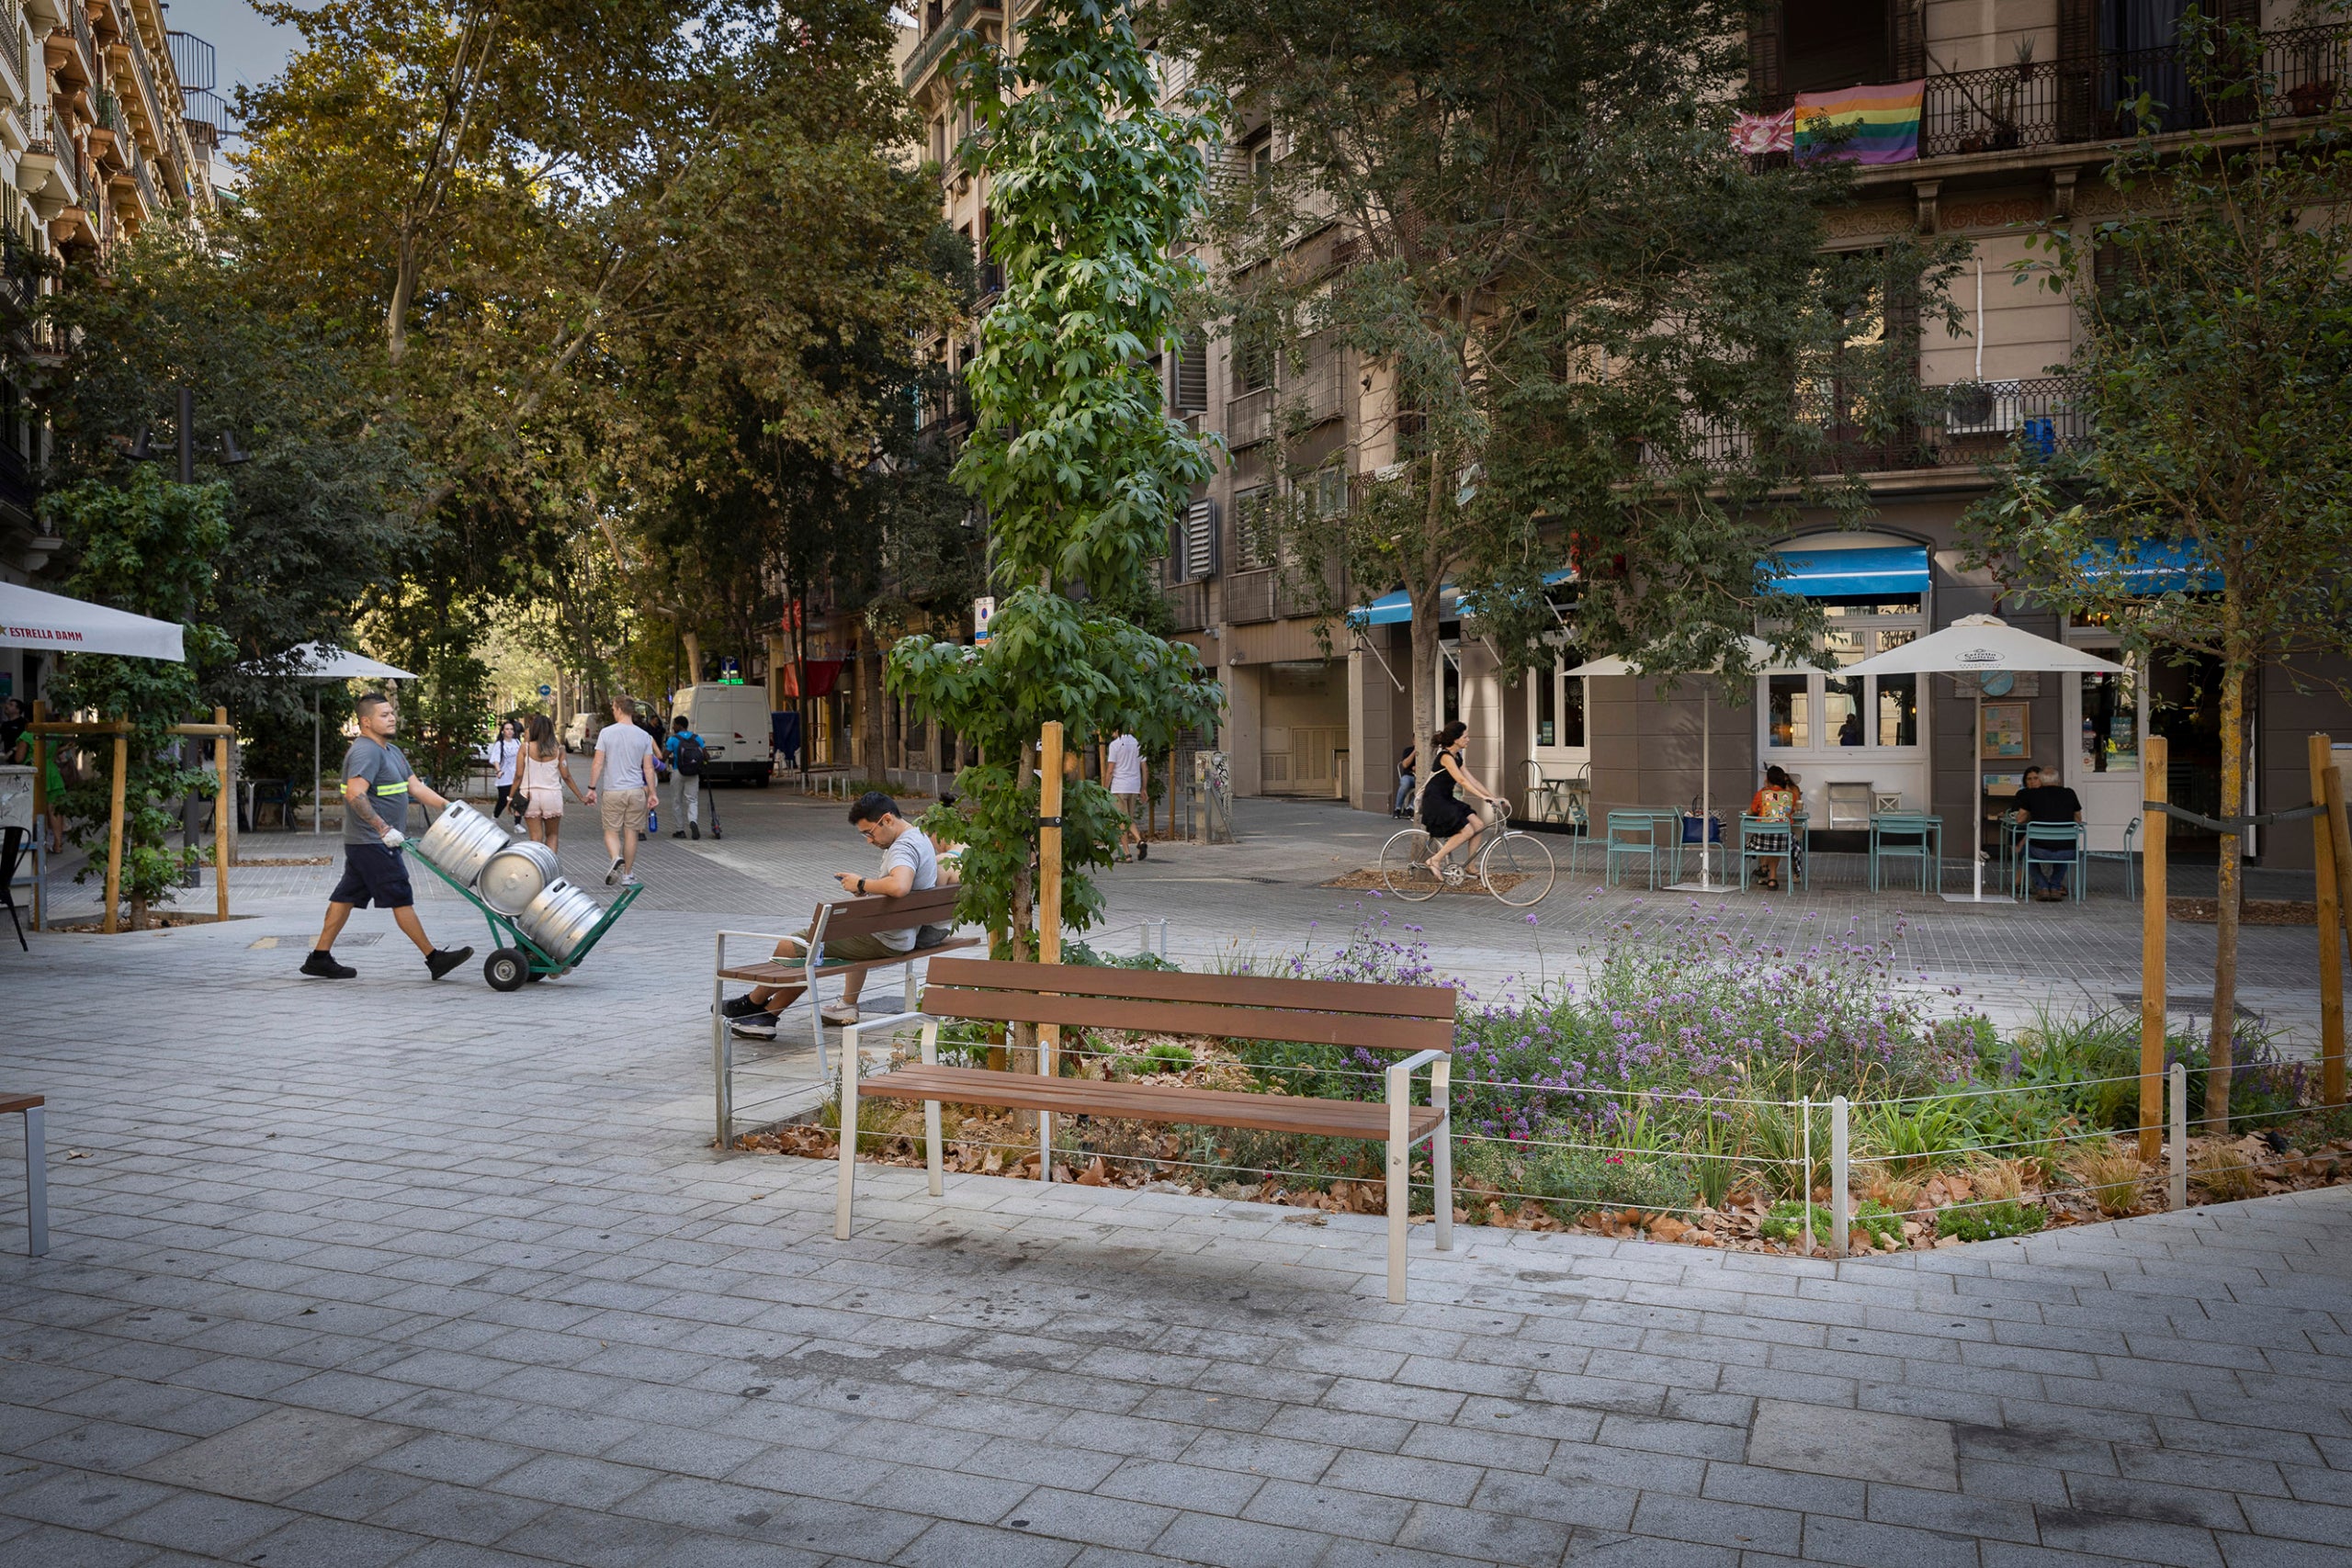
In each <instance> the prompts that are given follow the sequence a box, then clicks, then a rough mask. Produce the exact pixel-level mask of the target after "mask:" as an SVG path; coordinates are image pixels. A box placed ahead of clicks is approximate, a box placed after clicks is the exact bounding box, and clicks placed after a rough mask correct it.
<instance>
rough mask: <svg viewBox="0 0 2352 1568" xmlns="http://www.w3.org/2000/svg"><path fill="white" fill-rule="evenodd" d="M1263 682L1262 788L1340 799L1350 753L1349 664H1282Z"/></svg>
mask: <svg viewBox="0 0 2352 1568" xmlns="http://www.w3.org/2000/svg"><path fill="white" fill-rule="evenodd" d="M1260 678H1261V681H1262V682H1263V684H1262V685H1261V687H1260V692H1261V697H1262V704H1263V705H1262V706H1261V709H1260V711H1259V716H1258V737H1259V741H1258V765H1259V774H1258V778H1259V787H1260V788H1261V789H1262V790H1263V791H1264V792H1265V793H1266V794H1268V795H1322V796H1330V795H1337V794H1338V793H1339V789H1340V774H1341V772H1342V762H1341V759H1343V758H1344V757H1345V756H1346V755H1347V752H1348V665H1347V660H1341V659H1306V660H1279V661H1277V662H1275V663H1272V664H1269V665H1266V666H1265V667H1264V670H1263V672H1262V674H1261V677H1260Z"/></svg>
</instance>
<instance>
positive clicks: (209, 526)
mask: <svg viewBox="0 0 2352 1568" xmlns="http://www.w3.org/2000/svg"><path fill="white" fill-rule="evenodd" d="M228 501H229V495H228V488H227V487H226V486H224V485H219V484H202V485H183V484H177V483H172V482H168V481H166V480H165V479H164V478H163V477H162V476H161V475H160V474H158V473H157V472H156V471H155V469H154V468H153V466H152V465H148V464H138V465H132V466H130V468H129V471H128V473H127V474H126V475H125V476H124V477H123V478H122V479H120V480H119V482H115V483H109V482H107V480H105V479H84V480H83V481H82V482H80V483H79V484H76V485H74V486H73V487H72V488H70V489H67V490H63V491H57V492H55V493H53V494H51V495H50V496H48V497H46V498H45V499H44V500H43V502H42V511H43V513H44V515H45V516H46V517H47V518H48V519H49V521H50V524H51V526H52V527H54V528H55V529H56V530H57V531H58V532H59V533H60V534H62V536H64V538H65V539H66V541H67V543H68V544H69V545H70V546H71V547H72V548H73V550H74V563H75V564H74V572H73V575H72V576H71V577H69V578H68V579H67V580H66V582H65V591H66V592H67V593H69V594H71V595H72V596H73V597H74V598H76V599H84V600H87V601H89V602H90V603H92V604H107V605H111V606H112V607H113V608H115V609H118V610H128V611H130V612H131V613H132V614H133V615H149V616H153V618H155V619H157V620H162V621H176V622H178V623H179V624H180V626H182V628H183V636H184V642H183V646H184V649H185V650H186V652H187V657H188V660H189V662H187V663H184V664H174V663H170V662H168V661H165V660H156V659H129V658H123V657H120V656H118V655H115V654H110V653H76V654H71V655H68V656H67V657H66V658H65V660H63V661H62V665H61V667H60V670H59V673H58V677H57V679H56V681H55V682H52V688H53V689H52V695H53V696H54V698H55V699H56V703H57V706H58V709H59V711H60V712H62V713H73V712H81V711H86V712H89V713H92V714H95V715H96V716H98V717H100V718H105V719H115V718H119V719H123V720H126V721H128V722H129V724H130V737H129V747H128V751H127V761H126V764H125V767H124V772H123V799H124V802H125V811H124V821H123V835H122V866H121V886H122V895H123V897H124V899H125V900H126V901H127V902H128V903H129V904H130V929H131V930H133V931H140V930H143V929H144V928H145V926H146V923H147V911H148V908H149V906H150V905H153V904H156V903H160V902H164V901H166V900H168V899H169V898H170V897H171V896H172V890H173V889H174V888H175V887H177V886H179V884H180V879H181V877H182V875H183V874H184V873H185V872H186V870H187V865H188V864H189V863H190V862H191V861H192V859H193V858H194V857H193V856H190V855H187V854H184V853H182V852H175V851H173V850H172V849H170V848H169V834H170V832H171V830H172V829H175V828H176V827H178V826H179V816H178V814H177V813H176V812H175V811H171V810H167V809H166V808H165V807H166V806H167V804H168V803H171V802H174V801H176V800H178V799H179V798H180V797H181V796H184V795H187V794H188V793H189V792H191V791H197V792H198V793H209V789H210V786H209V784H207V781H206V775H205V774H204V773H201V772H198V771H195V770H190V769H185V768H182V767H181V766H180V765H179V763H178V761H176V758H175V753H176V750H177V748H178V741H177V740H176V739H175V738H174V737H173V736H172V735H171V734H170V733H169V730H170V728H171V727H172V726H173V725H175V724H180V723H184V722H186V721H187V719H188V718H189V717H191V716H193V715H194V714H195V713H196V712H197V710H198V706H199V705H200V703H201V700H202V698H201V694H200V692H199V689H198V680H197V673H196V671H197V669H198V666H199V665H201V664H206V663H212V664H217V663H219V662H220V661H221V660H224V659H225V658H226V657H227V653H228V646H229V643H228V638H227V637H226V636H225V635H224V634H223V633H221V631H220V629H219V628H218V627H215V626H209V625H207V624H205V623H203V622H201V621H199V620H198V615H199V614H200V613H201V609H202V606H203V604H204V603H205V601H206V599H207V597H208V596H209V594H210V592H212V589H213V580H214V572H215V568H216V563H217V562H218V561H219V560H220V552H221V550H222V548H223V547H225V546H226V545H227V544H228V542H229V536H230V525H229V519H228ZM208 717H209V715H208ZM96 752H97V757H98V760H99V762H100V764H101V765H100V766H99V767H98V768H97V769H96V771H95V773H93V775H92V776H91V777H90V779H89V780H88V781H87V782H85V783H84V784H78V785H75V786H74V787H72V788H69V789H68V790H67V791H66V792H65V799H64V802H63V806H64V809H65V813H66V816H67V818H68V819H69V820H71V821H72V822H73V823H74V843H75V844H76V845H78V846H80V847H81V848H82V849H84V850H85V851H87V852H89V853H90V863H89V864H88V865H87V866H85V868H84V869H83V871H82V873H81V875H82V876H83V877H84V878H87V877H90V876H102V875H104V874H105V873H106V849H107V825H108V822H109V820H110V817H111V790H112V769H111V765H112V755H111V746H110V744H109V743H108V742H106V741H103V740H102V741H101V742H100V743H99V744H98V746H97V748H96Z"/></svg>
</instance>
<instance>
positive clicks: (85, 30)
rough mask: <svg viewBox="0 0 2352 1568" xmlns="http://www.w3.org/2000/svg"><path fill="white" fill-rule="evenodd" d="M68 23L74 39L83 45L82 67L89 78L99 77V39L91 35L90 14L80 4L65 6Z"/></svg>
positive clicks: (95, 78)
mask: <svg viewBox="0 0 2352 1568" xmlns="http://www.w3.org/2000/svg"><path fill="white" fill-rule="evenodd" d="M65 22H66V25H67V26H68V27H70V28H73V30H74V43H76V44H77V45H79V46H80V47H81V51H82V69H83V71H84V72H85V73H87V75H88V77H89V79H90V80H91V81H93V82H96V80H97V79H98V40H97V39H95V38H93V37H92V36H91V35H90V17H89V14H88V13H87V12H85V11H84V10H83V9H82V7H81V6H73V5H69V6H66V7H65Z"/></svg>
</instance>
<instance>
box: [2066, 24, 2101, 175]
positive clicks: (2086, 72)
mask: <svg viewBox="0 0 2352 1568" xmlns="http://www.w3.org/2000/svg"><path fill="white" fill-rule="evenodd" d="M2097 70H2098V0H2058V129H2059V134H2060V135H2061V136H2062V137H2063V138H2064V140H2066V141H2086V140H2087V139H2088V138H2089V136H2090V133H2091V117H2092V113H2093V107H2092V106H2093V103H2094V101H2095V100H2094V97H2093V94H2092V91H2091V88H2092V85H2093V80H2094V77H2095V75H2096V73H2097Z"/></svg>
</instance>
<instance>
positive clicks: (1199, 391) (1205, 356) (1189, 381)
mask: <svg viewBox="0 0 2352 1568" xmlns="http://www.w3.org/2000/svg"><path fill="white" fill-rule="evenodd" d="M1175 394H1176V412H1178V413H1206V412H1208V407H1209V340H1208V338H1207V337H1206V336H1205V335H1204V334H1202V333H1185V334H1184V337H1183V341H1182V343H1180V344H1178V345H1177V348H1176V378H1175Z"/></svg>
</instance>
